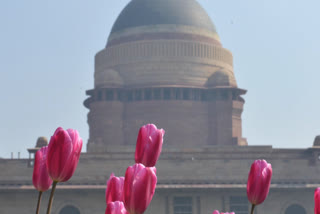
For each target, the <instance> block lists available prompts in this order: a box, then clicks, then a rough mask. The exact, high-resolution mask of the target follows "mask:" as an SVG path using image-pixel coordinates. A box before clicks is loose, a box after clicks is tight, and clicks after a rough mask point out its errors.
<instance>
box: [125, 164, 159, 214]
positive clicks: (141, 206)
mask: <svg viewBox="0 0 320 214" xmlns="http://www.w3.org/2000/svg"><path fill="white" fill-rule="evenodd" d="M156 184H157V176H156V168H155V167H145V166H144V165H143V164H135V165H133V166H129V167H128V168H127V171H126V175H125V179H124V205H125V207H126V209H127V210H128V212H129V213H130V214H142V213H144V211H145V210H146V209H147V207H148V206H149V204H150V202H151V200H152V197H153V195H154V192H155V188H156Z"/></svg>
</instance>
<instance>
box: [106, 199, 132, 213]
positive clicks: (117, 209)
mask: <svg viewBox="0 0 320 214" xmlns="http://www.w3.org/2000/svg"><path fill="white" fill-rule="evenodd" d="M105 214H130V213H128V212H127V210H126V208H124V205H123V202H122V201H115V202H110V203H109V204H108V205H107V209H106V212H105Z"/></svg>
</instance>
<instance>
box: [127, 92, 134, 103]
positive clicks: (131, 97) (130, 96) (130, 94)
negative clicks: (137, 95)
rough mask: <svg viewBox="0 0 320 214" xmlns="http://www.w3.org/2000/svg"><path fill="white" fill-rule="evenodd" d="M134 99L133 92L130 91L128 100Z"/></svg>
mask: <svg viewBox="0 0 320 214" xmlns="http://www.w3.org/2000/svg"><path fill="white" fill-rule="evenodd" d="M132 100H133V92H132V91H128V101H129V102H131V101H132Z"/></svg>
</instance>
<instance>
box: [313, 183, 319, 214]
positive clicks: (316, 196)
mask: <svg viewBox="0 0 320 214" xmlns="http://www.w3.org/2000/svg"><path fill="white" fill-rule="evenodd" d="M314 214H320V187H318V188H317V189H315V190H314Z"/></svg>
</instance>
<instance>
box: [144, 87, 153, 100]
mask: <svg viewBox="0 0 320 214" xmlns="http://www.w3.org/2000/svg"><path fill="white" fill-rule="evenodd" d="M151 98H152V91H151V89H146V90H145V91H144V99H145V100H151Z"/></svg>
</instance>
